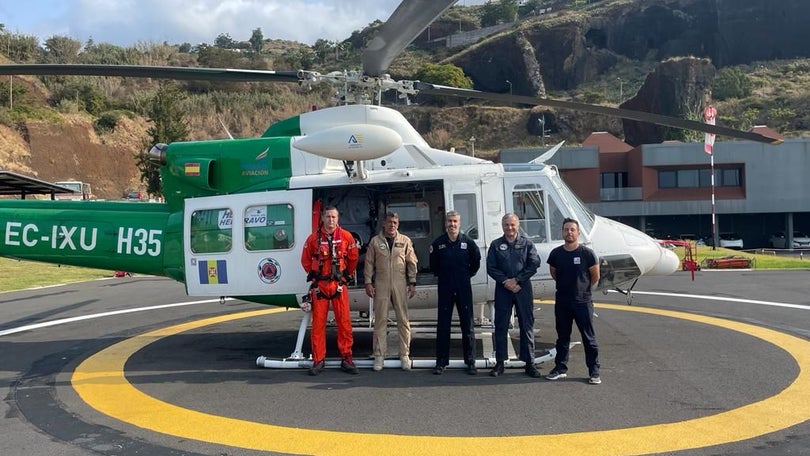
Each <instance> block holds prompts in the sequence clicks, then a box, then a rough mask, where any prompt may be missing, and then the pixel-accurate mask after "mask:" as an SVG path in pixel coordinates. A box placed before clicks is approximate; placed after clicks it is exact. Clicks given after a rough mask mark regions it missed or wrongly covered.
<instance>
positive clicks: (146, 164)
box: [135, 81, 189, 195]
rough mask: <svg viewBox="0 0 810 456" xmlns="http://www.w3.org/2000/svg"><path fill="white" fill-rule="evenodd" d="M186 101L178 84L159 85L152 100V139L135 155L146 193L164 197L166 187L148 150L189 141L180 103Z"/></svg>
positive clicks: (148, 112)
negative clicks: (157, 145)
mask: <svg viewBox="0 0 810 456" xmlns="http://www.w3.org/2000/svg"><path fill="white" fill-rule="evenodd" d="M185 98H186V94H185V92H183V90H182V89H180V87H179V86H178V85H177V83H176V82H172V81H169V82H166V81H163V82H161V83H160V86H159V87H158V90H157V92H156V93H155V96H154V97H153V98H152V99H151V100H150V103H149V107H148V109H147V114H148V117H149V122H151V123H152V126H151V127H149V129H148V130H147V133H148V134H149V139H147V140H146V141H144V143H143V146H144V150H143V151H142V152H140V153H138V154H136V155H135V159H136V161H137V165H138V169H139V170H140V172H141V182H143V183H144V184H145V185H146V192H147V193H149V194H150V195H162V194H163V184H162V182H161V180H160V171H159V169H158V167H157V165H155V164H154V163H152V162H151V161H150V160H149V152H148V151H149V149H151V148H152V146H154V145H155V144H159V143H164V144H170V143H173V142H176V141H183V140H185V139H186V138H187V137H188V133H189V128H188V122H187V121H186V119H185V116H184V114H183V111H182V110H181V107H180V102H182V101H183V100H184V99H185Z"/></svg>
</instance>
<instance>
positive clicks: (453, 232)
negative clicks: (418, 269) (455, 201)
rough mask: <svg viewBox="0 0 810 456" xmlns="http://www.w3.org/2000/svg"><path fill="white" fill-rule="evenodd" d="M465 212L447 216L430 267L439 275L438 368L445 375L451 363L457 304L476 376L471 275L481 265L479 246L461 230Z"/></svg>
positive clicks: (470, 370) (469, 369) (433, 247)
mask: <svg viewBox="0 0 810 456" xmlns="http://www.w3.org/2000/svg"><path fill="white" fill-rule="evenodd" d="M460 225H461V215H460V214H459V213H458V212H456V211H449V212H448V213H447V214H446V215H445V218H444V227H445V230H446V233H445V234H443V235H441V236H439V237H438V238H436V240H435V241H433V244H432V245H431V246H430V270H431V271H433V274H434V275H436V276H438V277H439V287H438V288H439V290H438V291H439V303H438V318H437V320H438V321H437V324H436V367H435V368H434V369H433V373H434V374H436V375H441V374H443V373H444V370H445V369H446V368H447V365H448V364H449V363H450V321H451V320H452V319H453V305H454V304H455V306H456V309H457V311H458V321H459V325H460V326H461V340H462V347H463V348H464V363H465V364H466V365H467V373H468V374H470V375H475V374H476V373H477V372H478V371H477V369H476V368H475V330H474V329H473V308H472V285H471V284H470V278H471V277H472V276H474V275H475V273H476V272H478V269H479V268H480V267H481V252H480V251H479V250H478V245H476V243H475V241H474V240H472V239H470V238H469V237H468V236H467V235H465V234H463V233H461V232H459V227H460Z"/></svg>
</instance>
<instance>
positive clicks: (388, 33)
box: [362, 0, 458, 76]
mask: <svg viewBox="0 0 810 456" xmlns="http://www.w3.org/2000/svg"><path fill="white" fill-rule="evenodd" d="M456 1H458V0H404V1H403V2H402V3H400V4H399V6H398V7H397V9H396V10H395V11H394V13H393V14H391V17H390V18H388V20H387V21H385V23H384V24H383V25H382V26H380V28H379V30H378V32H377V35H375V36H374V39H372V40H371V41H370V42H369V43H368V44H367V45H366V49H365V50H364V51H363V56H362V61H363V73H364V74H366V75H369V76H380V75H381V74H383V73H384V72H385V70H387V69H388V65H390V64H391V62H392V61H393V60H394V58H396V56H398V55H399V54H400V52H402V51H403V50H404V49H405V48H406V47H407V46H408V45H409V44H411V42H412V41H413V40H415V39H416V37H417V36H419V34H420V33H422V31H423V30H424V29H426V28H427V26H428V25H430V23H431V22H433V21H434V20H436V18H438V17H439V16H441V14H442V13H443V12H444V11H445V10H446V9H447V8H450V6H452V5H453V4H454V3H456Z"/></svg>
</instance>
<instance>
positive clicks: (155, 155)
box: [149, 143, 169, 166]
mask: <svg viewBox="0 0 810 456" xmlns="http://www.w3.org/2000/svg"><path fill="white" fill-rule="evenodd" d="M168 148H169V146H168V145H167V144H163V143H158V144H155V145H154V146H152V148H151V149H149V160H151V161H152V162H153V163H157V164H159V165H161V166H163V165H165V164H166V149H168Z"/></svg>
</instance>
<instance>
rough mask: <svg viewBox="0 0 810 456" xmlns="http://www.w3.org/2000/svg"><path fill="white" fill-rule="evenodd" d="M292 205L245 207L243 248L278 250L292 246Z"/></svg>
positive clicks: (293, 231) (250, 249)
mask: <svg viewBox="0 0 810 456" xmlns="http://www.w3.org/2000/svg"><path fill="white" fill-rule="evenodd" d="M293 220H294V219H293V207H292V205H290V204H268V205H261V206H250V207H248V208H246V209H245V249H247V250H249V251H254V250H278V249H289V248H290V247H292V246H293V243H294V242H293V241H294V239H293V234H294V233H295V230H294V229H293V228H294V226H293Z"/></svg>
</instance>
